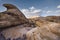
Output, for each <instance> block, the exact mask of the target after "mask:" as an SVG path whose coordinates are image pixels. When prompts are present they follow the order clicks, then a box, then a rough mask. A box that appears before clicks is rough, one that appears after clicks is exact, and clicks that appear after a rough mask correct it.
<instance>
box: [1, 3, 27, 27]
mask: <svg viewBox="0 0 60 40" xmlns="http://www.w3.org/2000/svg"><path fill="white" fill-rule="evenodd" d="M3 6H4V7H6V8H7V10H6V11H5V12H1V13H0V28H2V27H8V26H12V25H18V24H23V23H26V22H28V20H27V18H26V17H25V16H24V14H23V13H22V12H21V11H20V10H19V9H18V8H17V7H15V6H14V5H12V4H4V5H3Z"/></svg>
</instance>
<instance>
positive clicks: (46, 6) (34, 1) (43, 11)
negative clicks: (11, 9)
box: [0, 0, 60, 18]
mask: <svg viewBox="0 0 60 40" xmlns="http://www.w3.org/2000/svg"><path fill="white" fill-rule="evenodd" d="M4 3H9V4H13V5H15V6H17V7H18V8H19V10H20V11H22V13H23V14H24V15H25V16H26V17H27V18H29V17H39V16H54V15H55V16H60V0H0V12H3V11H5V10H6V8H5V7H3V6H2V5H3V4H4Z"/></svg>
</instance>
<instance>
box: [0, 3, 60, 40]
mask: <svg viewBox="0 0 60 40" xmlns="http://www.w3.org/2000/svg"><path fill="white" fill-rule="evenodd" d="M3 6H5V7H6V8H7V10H6V11H5V12H1V13H0V40H60V22H59V21H60V20H59V18H60V17H48V18H47V17H46V18H44V17H39V18H35V19H27V18H26V17H25V16H24V15H23V13H22V12H21V11H20V10H19V9H18V8H17V7H15V6H14V5H12V4H4V5H3ZM58 20H59V21H58ZM2 29H3V30H2Z"/></svg>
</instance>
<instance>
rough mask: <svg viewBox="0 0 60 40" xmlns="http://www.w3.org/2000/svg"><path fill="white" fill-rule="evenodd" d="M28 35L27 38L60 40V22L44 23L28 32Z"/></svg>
mask: <svg viewBox="0 0 60 40" xmlns="http://www.w3.org/2000/svg"><path fill="white" fill-rule="evenodd" d="M26 36H27V40H60V24H59V23H48V24H46V23H45V24H44V23H43V24H42V25H41V26H40V27H36V28H33V29H31V30H30V31H29V32H27V34H26Z"/></svg>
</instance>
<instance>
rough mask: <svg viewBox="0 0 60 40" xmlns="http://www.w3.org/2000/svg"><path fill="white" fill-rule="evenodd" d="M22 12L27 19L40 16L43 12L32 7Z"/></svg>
mask: <svg viewBox="0 0 60 40" xmlns="http://www.w3.org/2000/svg"><path fill="white" fill-rule="evenodd" d="M21 11H22V12H23V13H24V14H25V15H26V17H36V16H39V14H40V12H41V11H42V10H41V9H37V8H35V7H34V6H32V7H29V8H28V9H22V10H21Z"/></svg>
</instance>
